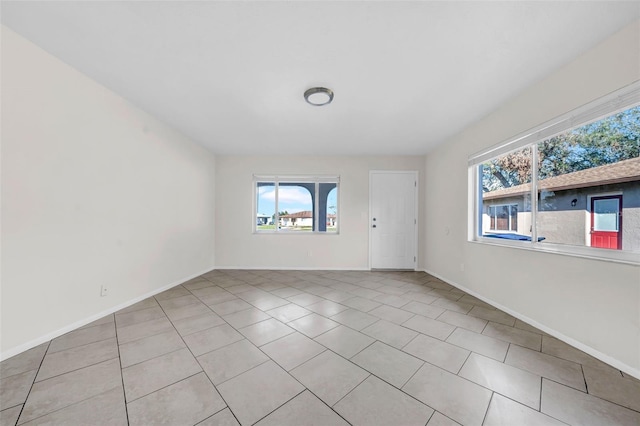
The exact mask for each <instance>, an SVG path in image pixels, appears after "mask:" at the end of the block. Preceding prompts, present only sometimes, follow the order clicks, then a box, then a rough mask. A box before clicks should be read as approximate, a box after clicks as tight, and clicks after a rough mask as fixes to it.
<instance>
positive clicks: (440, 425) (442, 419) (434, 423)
mask: <svg viewBox="0 0 640 426" xmlns="http://www.w3.org/2000/svg"><path fill="white" fill-rule="evenodd" d="M459 425H460V423H458V422H454V421H453V420H451V419H450V418H449V417H447V416H445V415H444V414H442V413H438V412H437V411H436V412H435V413H433V416H431V418H430V419H429V423H427V426H459ZM531 426H533V425H531Z"/></svg>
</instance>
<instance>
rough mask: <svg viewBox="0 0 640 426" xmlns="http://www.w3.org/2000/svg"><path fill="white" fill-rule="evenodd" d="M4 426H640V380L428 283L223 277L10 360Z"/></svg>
mask: <svg viewBox="0 0 640 426" xmlns="http://www.w3.org/2000/svg"><path fill="white" fill-rule="evenodd" d="M0 410H1V411H0V426H4V425H15V424H19V425H22V424H24V425H35V424H38V425H42V424H52V425H57V424H71V425H73V424H78V425H102V424H105V425H107V424H108V425H126V424H131V425H156V424H170V425H173V424H176V425H177V424H181V425H195V424H199V425H237V424H242V425H252V424H258V425H279V426H282V425H323V426H324V425H347V424H353V425H384V426H390V425H394V426H395V425H425V424H428V425H430V426H434V425H455V424H462V425H525V424H527V425H546V424H548V425H560V424H572V425H586V424H591V425H607V426H610V425H635V426H637V425H640V381H638V380H636V379H634V378H632V377H629V376H628V375H625V374H623V373H622V372H620V371H618V370H616V369H614V368H613V367H610V366H608V365H606V364H604V363H602V362H600V361H598V360H596V359H594V358H592V357H590V356H589V355H586V354H584V353H582V352H580V351H578V350H576V349H574V348H572V347H570V346H568V345H566V344H564V343H562V342H560V341H559V340H557V339H554V338H552V337H550V336H548V335H546V334H544V333H542V332H540V331H538V330H536V329H535V328H533V327H531V326H529V325H527V324H525V323H523V322H522V321H519V320H516V319H515V318H513V317H511V316H510V315H508V314H506V313H504V312H501V311H499V310H496V309H494V308H492V307H491V306H489V305H487V304H486V303H484V302H482V301H480V300H478V299H476V298H474V297H473V296H470V295H467V294H465V293H464V292H462V291H460V290H458V289H456V288H454V287H452V286H450V285H448V284H446V283H444V282H442V281H440V280H438V279H436V278H434V277H432V276H430V275H427V274H424V273H415V272H336V271H304V272H301V271H239V270H236V271H212V272H209V273H207V274H204V275H203V276H201V277H198V278H195V279H192V280H190V281H188V282H186V283H184V284H182V285H179V286H176V287H174V288H172V289H170V290H167V291H165V292H163V293H160V294H158V295H156V296H155V297H151V298H149V299H146V300H144V301H142V302H139V303H136V304H135V305H132V306H130V307H128V308H126V309H123V310H121V311H119V312H117V313H115V314H114V315H109V316H106V317H104V318H102V319H100V320H98V321H95V322H93V323H91V324H88V325H86V326H84V327H81V328H79V329H77V330H75V331H72V332H70V333H68V334H65V335H64V336H61V337H58V338H56V339H54V340H52V341H50V342H47V343H45V344H42V345H40V346H38V347H36V348H33V349H31V350H29V351H26V352H24V353H22V354H20V355H17V356H15V357H13V358H11V359H8V360H6V361H3V362H2V363H1V364H0Z"/></svg>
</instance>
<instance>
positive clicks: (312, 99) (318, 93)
mask: <svg viewBox="0 0 640 426" xmlns="http://www.w3.org/2000/svg"><path fill="white" fill-rule="evenodd" d="M304 100H305V101H307V102H308V103H310V104H311V105H314V106H322V105H328V104H330V103H331V101H332V100H333V91H331V89H327V88H326V87H312V88H311V89H309V90H307V91H306V92H304Z"/></svg>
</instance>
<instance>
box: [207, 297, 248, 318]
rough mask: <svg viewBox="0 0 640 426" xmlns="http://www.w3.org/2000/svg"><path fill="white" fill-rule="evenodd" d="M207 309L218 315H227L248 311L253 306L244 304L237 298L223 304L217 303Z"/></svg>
mask: <svg viewBox="0 0 640 426" xmlns="http://www.w3.org/2000/svg"><path fill="white" fill-rule="evenodd" d="M209 307H210V308H211V310H212V311H213V312H215V313H216V314H218V315H228V314H232V313H234V312H239V311H244V310H245V309H250V308H252V307H253V306H252V305H250V304H249V303H247V302H245V301H244V300H242V299H240V298H238V299H231V300H227V301H225V302H222V303H218V304H216V305H209Z"/></svg>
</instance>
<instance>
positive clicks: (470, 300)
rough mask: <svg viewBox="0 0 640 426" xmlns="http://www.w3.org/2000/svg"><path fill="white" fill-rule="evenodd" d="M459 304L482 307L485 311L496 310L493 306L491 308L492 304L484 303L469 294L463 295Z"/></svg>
mask: <svg viewBox="0 0 640 426" xmlns="http://www.w3.org/2000/svg"><path fill="white" fill-rule="evenodd" d="M458 301H459V302H464V303H471V304H472V305H476V306H480V307H481V308H485V309H493V310H495V309H496V308H494V307H493V306H491V305H490V304H488V303H486V302H483V301H482V300H480V299H478V298H477V297H473V296H471V295H469V294H465V295H463V296H462V297H461V298H460V299H458Z"/></svg>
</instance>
